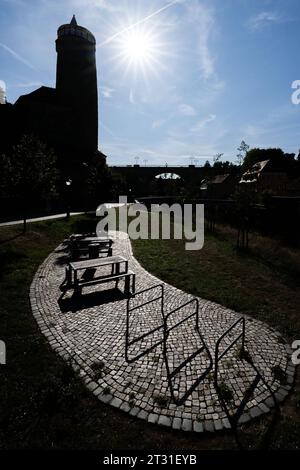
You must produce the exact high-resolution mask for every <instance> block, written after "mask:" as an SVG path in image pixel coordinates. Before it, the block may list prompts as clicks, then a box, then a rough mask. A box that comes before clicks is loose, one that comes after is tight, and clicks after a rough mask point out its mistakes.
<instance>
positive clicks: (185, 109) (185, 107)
mask: <svg viewBox="0 0 300 470" xmlns="http://www.w3.org/2000/svg"><path fill="white" fill-rule="evenodd" d="M179 111H180V113H181V114H183V115H184V116H196V114H197V112H196V110H195V109H194V108H193V106H190V105H189V104H185V103H182V104H181V105H179Z"/></svg>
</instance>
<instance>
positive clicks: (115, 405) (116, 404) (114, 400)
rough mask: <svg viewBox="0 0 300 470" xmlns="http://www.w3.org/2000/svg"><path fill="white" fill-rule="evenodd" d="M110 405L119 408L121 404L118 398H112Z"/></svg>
mask: <svg viewBox="0 0 300 470" xmlns="http://www.w3.org/2000/svg"><path fill="white" fill-rule="evenodd" d="M110 404H111V406H114V407H115V408H120V406H121V404H122V400H120V398H113V399H112V401H111V402H110Z"/></svg>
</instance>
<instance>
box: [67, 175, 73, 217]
mask: <svg viewBox="0 0 300 470" xmlns="http://www.w3.org/2000/svg"><path fill="white" fill-rule="evenodd" d="M71 184H72V180H71V179H70V178H69V179H68V180H67V181H66V196H67V215H66V217H67V219H69V218H70V202H71V201H70V190H71Z"/></svg>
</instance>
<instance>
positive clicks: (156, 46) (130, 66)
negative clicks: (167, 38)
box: [111, 24, 166, 80]
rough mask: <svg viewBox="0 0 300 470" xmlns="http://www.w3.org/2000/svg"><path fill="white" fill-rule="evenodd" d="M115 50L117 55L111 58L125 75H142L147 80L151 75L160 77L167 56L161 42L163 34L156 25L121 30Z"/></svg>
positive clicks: (115, 43)
mask: <svg viewBox="0 0 300 470" xmlns="http://www.w3.org/2000/svg"><path fill="white" fill-rule="evenodd" d="M113 49H114V51H115V54H114V55H113V56H112V57H111V59H112V60H114V63H115V66H116V67H117V68H122V69H123V73H124V75H125V76H126V75H127V74H131V73H133V74H134V76H136V77H137V76H138V75H139V74H140V73H141V74H142V76H143V77H144V79H145V80H147V79H148V78H149V76H150V75H151V74H155V75H156V76H159V73H160V71H161V69H163V68H164V64H163V61H162V56H165V55H166V51H165V49H166V48H165V43H162V41H161V33H160V32H159V31H158V28H157V26H156V25H155V24H154V25H152V26H149V24H147V25H146V24H138V25H137V24H136V25H133V26H129V27H124V28H121V32H120V33H119V34H118V36H117V37H116V38H115V41H114V44H113Z"/></svg>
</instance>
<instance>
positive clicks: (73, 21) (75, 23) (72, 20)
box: [70, 15, 77, 26]
mask: <svg viewBox="0 0 300 470" xmlns="http://www.w3.org/2000/svg"><path fill="white" fill-rule="evenodd" d="M70 24H72V25H73V26H77V21H76V18H75V15H73V17H72V19H71V21H70Z"/></svg>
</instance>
